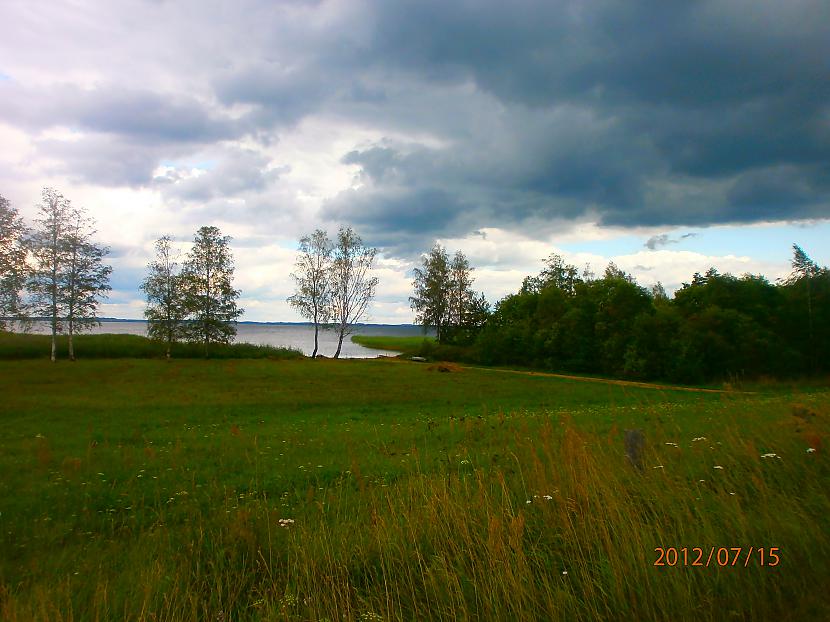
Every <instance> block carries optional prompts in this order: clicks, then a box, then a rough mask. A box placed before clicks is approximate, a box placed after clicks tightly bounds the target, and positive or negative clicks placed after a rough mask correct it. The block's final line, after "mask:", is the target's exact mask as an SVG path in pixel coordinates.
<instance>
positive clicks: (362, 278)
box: [329, 227, 378, 358]
mask: <svg viewBox="0 0 830 622" xmlns="http://www.w3.org/2000/svg"><path fill="white" fill-rule="evenodd" d="M375 255H377V249H376V248H368V247H366V246H364V245H363V240H362V239H361V238H360V236H359V235H357V234H356V233H355V232H354V230H353V229H352V228H351V227H347V228H343V227H341V228H340V230H339V231H338V233H337V241H336V243H335V245H334V251H333V258H332V262H331V269H330V277H329V278H330V281H331V303H330V316H331V317H330V319H331V321H332V322H333V324H334V328H335V330H337V350H336V351H335V353H334V358H339V357H340V351H341V350H342V348H343V339H344V338H345V337H346V335H350V334H351V333H352V332H353V330H354V325H355V324H356V323H358V322H360V321H361V320H362V319H363V318H364V317H365V316H366V311H367V309H368V307H369V303H370V302H371V301H372V299H373V298H374V297H375V289H376V288H377V284H378V279H377V277H373V276H370V271H371V269H372V266H373V264H374V261H375Z"/></svg>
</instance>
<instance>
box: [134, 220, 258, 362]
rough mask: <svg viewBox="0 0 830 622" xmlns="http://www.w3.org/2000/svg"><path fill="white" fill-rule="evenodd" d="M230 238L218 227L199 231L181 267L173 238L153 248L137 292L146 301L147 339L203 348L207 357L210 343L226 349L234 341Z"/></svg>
mask: <svg viewBox="0 0 830 622" xmlns="http://www.w3.org/2000/svg"><path fill="white" fill-rule="evenodd" d="M230 240H231V238H230V237H229V236H223V235H222V233H221V231H220V230H219V229H218V228H217V227H212V226H205V227H201V228H200V229H199V230H198V231H197V232H196V236H195V238H194V240H193V246H192V248H191V250H190V252H189V253H188V254H187V256H186V257H185V259H184V262H183V263H182V265H181V268H179V264H178V253H177V252H176V251H175V249H174V248H173V238H172V236H169V235H165V236H162V237H161V238H159V239H158V240H157V241H156V243H155V249H156V256H155V258H154V259H153V260H151V261H150V263H149V264H148V265H147V276H146V277H145V279H144V281H143V282H142V284H141V289H142V291H144V293H145V296H146V297H147V308H146V310H145V311H144V317H145V318H146V319H147V323H148V329H147V330H148V334H149V335H150V337H152V338H155V339H159V340H162V341H164V342H165V343H166V344H167V357H168V358H169V357H170V351H171V348H172V345H173V344H174V343H175V342H177V341H180V340H184V341H190V342H197V343H201V344H203V347H204V353H205V356H209V355H210V346H211V345H213V344H227V343H230V342H231V341H233V338H234V337H235V336H236V325H235V322H236V320H237V319H238V318H239V316H241V315H242V313H243V310H242V309H240V308H239V307H238V306H237V304H236V300H237V298H239V295H240V292H239V290H236V289H234V288H233V272H234V266H233V255H232V253H231V250H230Z"/></svg>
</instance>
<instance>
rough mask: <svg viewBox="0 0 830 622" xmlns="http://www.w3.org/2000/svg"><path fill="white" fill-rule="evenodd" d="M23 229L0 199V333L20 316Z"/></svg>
mask: <svg viewBox="0 0 830 622" xmlns="http://www.w3.org/2000/svg"><path fill="white" fill-rule="evenodd" d="M27 272H28V270H27V267H26V226H25V225H24V224H23V219H22V218H20V215H19V214H18V213H17V210H16V209H15V208H13V207H12V206H11V203H9V201H8V200H7V199H6V198H5V197H2V196H0V330H5V329H6V319H5V318H10V319H12V321H14V320H15V319H17V318H19V316H20V315H22V313H23V301H22V298H21V292H22V291H23V287H24V285H25V283H26V274H27Z"/></svg>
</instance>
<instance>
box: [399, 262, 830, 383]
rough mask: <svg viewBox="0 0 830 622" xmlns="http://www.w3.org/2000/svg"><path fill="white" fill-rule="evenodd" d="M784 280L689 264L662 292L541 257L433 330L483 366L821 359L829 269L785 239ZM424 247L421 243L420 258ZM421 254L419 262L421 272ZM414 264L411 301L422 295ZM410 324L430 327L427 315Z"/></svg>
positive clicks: (691, 376) (603, 370) (801, 365)
mask: <svg viewBox="0 0 830 622" xmlns="http://www.w3.org/2000/svg"><path fill="white" fill-rule="evenodd" d="M793 250H794V254H793V260H792V267H793V270H792V273H791V275H790V276H789V278H787V279H785V280H783V281H781V282H778V283H775V284H773V283H770V282H769V281H768V280H767V279H766V278H765V277H763V276H759V275H750V274H746V275H743V276H740V277H736V276H733V275H731V274H719V273H718V272H717V271H716V270H715V269H714V268H712V269H710V270H709V271H707V272H706V273H705V274H695V275H694V277H693V278H692V280H691V282H690V283H684V284H683V286H682V287H681V288H680V289H679V290H678V291H677V292H676V293H675V294H674V296H673V297H672V298H669V297H668V296H667V295H666V293H665V291H664V290H663V288H662V286H660V285H659V284H658V285H657V286H656V287H654V288H652V289H651V290H649V289H646V288H644V287H642V286H640V285H638V284H637V283H636V282H635V280H634V279H633V278H632V277H631V276H630V275H628V274H626V273H625V272H623V271H622V270H620V269H618V268H617V267H616V266H615V265H614V264H611V265H609V266H608V268H607V269H606V270H605V272H604V274H603V275H602V276H601V277H600V278H594V277H593V276H592V275H591V274H589V273H587V272H586V273H582V274H580V273H579V271H578V270H577V269H576V267H574V266H571V265H568V264H566V263H565V262H564V261H563V260H562V258H560V257H558V256H557V255H552V256H551V257H550V258H548V260H547V261H546V265H545V267H544V269H543V270H542V272H541V273H540V274H539V275H537V276H534V277H528V278H526V279H525V280H524V282H523V284H522V287H521V289H520V290H519V291H518V292H517V293H515V294H512V295H509V296H507V297H505V298H504V299H502V300H501V301H499V303H498V304H497V305H496V307H495V309H494V311H493V312H492V313H491V314H489V315H488V316H487V318H486V320H485V321H483V322H479V323H478V324H477V325H468V326H467V328H466V330H463V331H456V332H455V333H447V332H445V333H443V334H442V335H441V339H440V341H441V342H442V343H450V344H456V345H462V346H466V348H465V349H464V350H462V352H463V356H466V357H467V358H468V359H470V360H473V361H475V362H478V363H483V364H487V365H520V366H527V367H535V368H544V369H548V370H556V371H562V372H574V373H587V374H602V375H608V376H617V377H625V378H634V379H662V380H668V381H673V382H684V383H701V382H707V381H712V380H728V379H738V378H749V377H758V376H762V375H773V376H777V377H787V376H796V375H805V374H816V373H821V372H826V371H828V369H830V363H828V359H827V352H828V351H830V271H829V270H828V269H827V268H826V267H819V266H818V265H817V264H816V263H815V262H814V261H812V260H811V259H810V258H809V257H808V256H807V255H806V253H804V251H803V250H802V249H801V248H799V247H798V246H794V247H793ZM433 254H434V250H433V253H430V255H429V256H427V257H428V258H429V257H431V256H432V255H433ZM428 266H429V261H428V259H425V260H424V268H422V269H421V270H422V272H429V270H428ZM423 283H424V279H423V278H422V277H421V275H420V274H418V273H416V279H415V282H414V287H415V291H416V295H415V296H414V297H413V301H412V304H413V308H414V309H416V311H417V310H418V309H419V306H418V305H419V304H422V303H423V302H424V298H423V297H421V296H419V294H418V292H420V291H422V289H423V287H422V286H423ZM419 318H420V320H419V321H421V323H423V324H425V325H430V326H434V325H435V324H434V323H433V322H432V321H431V320H430V318H431V316H430V315H429V314H428V313H427V314H425V313H419Z"/></svg>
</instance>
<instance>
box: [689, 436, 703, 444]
mask: <svg viewBox="0 0 830 622" xmlns="http://www.w3.org/2000/svg"><path fill="white" fill-rule="evenodd" d="M705 440H706V437H705V436H698V437H696V438H693V439H692V442H693V443H697V442H698V441H705Z"/></svg>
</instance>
